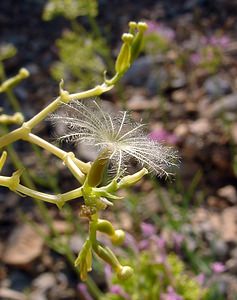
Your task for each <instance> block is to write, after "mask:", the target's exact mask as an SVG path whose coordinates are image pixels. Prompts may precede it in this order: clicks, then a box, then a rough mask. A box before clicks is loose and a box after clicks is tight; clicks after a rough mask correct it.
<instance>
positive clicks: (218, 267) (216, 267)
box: [211, 262, 226, 274]
mask: <svg viewBox="0 0 237 300" xmlns="http://www.w3.org/2000/svg"><path fill="white" fill-rule="evenodd" d="M211 269H212V271H213V272H214V273H217V274H218V273H223V272H225V270H226V267H225V265H224V264H223V263H221V262H214V263H213V264H212V266H211Z"/></svg>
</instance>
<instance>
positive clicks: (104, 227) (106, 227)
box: [97, 220, 115, 236]
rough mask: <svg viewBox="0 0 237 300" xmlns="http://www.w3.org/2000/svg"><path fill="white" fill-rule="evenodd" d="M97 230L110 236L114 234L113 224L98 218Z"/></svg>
mask: <svg viewBox="0 0 237 300" xmlns="http://www.w3.org/2000/svg"><path fill="white" fill-rule="evenodd" d="M97 230H98V231H100V232H103V233H106V234H108V235H112V236H113V235H114V234H115V230H114V228H113V225H112V224H111V223H110V222H109V221H107V220H98V223H97Z"/></svg>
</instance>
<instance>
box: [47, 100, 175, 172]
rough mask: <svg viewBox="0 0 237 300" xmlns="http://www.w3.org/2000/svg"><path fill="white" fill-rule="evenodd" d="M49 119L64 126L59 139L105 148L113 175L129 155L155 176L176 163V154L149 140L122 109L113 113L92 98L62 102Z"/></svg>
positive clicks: (142, 125)
mask: <svg viewBox="0 0 237 300" xmlns="http://www.w3.org/2000/svg"><path fill="white" fill-rule="evenodd" d="M51 120H53V122H54V123H64V124H65V125H66V133H65V135H63V136H61V137H60V138H59V139H60V140H64V141H67V142H85V143H87V144H89V145H93V146H95V147H96V148H97V149H98V151H101V150H102V149H105V148H108V149H109V150H110V153H111V155H110V157H109V159H110V160H111V161H112V162H113V163H115V165H116V169H117V174H118V173H120V172H121V171H122V169H123V168H124V165H125V164H126V162H128V161H129V160H130V159H131V158H134V159H135V160H136V161H137V162H139V163H140V164H141V165H142V166H145V167H146V168H147V169H148V170H150V171H151V172H152V173H155V174H157V175H169V172H168V171H167V169H169V168H170V167H171V166H174V165H176V162H177V159H178V157H177V153H176V152H175V151H174V150H173V149H172V148H170V147H167V146H164V145H162V144H161V143H158V142H155V141H152V140H150V139H149V138H148V136H147V134H146V133H145V131H144V127H145V125H144V124H140V123H137V122H134V121H133V120H132V119H131V117H130V115H129V113H128V112H126V111H123V112H120V113H119V114H118V115H115V114H114V113H108V112H106V111H104V109H103V108H102V107H101V106H100V105H99V104H98V103H97V102H96V101H90V100H88V99H87V100H84V101H81V100H80V101H77V100H75V101H72V102H71V103H70V104H64V105H63V106H62V109H61V112H60V113H58V114H54V115H52V116H51Z"/></svg>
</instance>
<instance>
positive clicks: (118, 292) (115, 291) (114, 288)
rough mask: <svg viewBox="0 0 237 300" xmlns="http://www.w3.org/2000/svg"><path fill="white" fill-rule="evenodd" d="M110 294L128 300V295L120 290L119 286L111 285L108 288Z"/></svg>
mask: <svg viewBox="0 0 237 300" xmlns="http://www.w3.org/2000/svg"><path fill="white" fill-rule="evenodd" d="M110 292H111V293H112V294H115V295H119V296H121V297H123V298H124V299H125V300H130V299H131V298H130V297H129V295H128V294H127V293H126V292H125V291H124V290H123V289H122V288H121V286H119V285H112V286H111V288H110Z"/></svg>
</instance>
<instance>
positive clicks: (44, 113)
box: [25, 84, 113, 129]
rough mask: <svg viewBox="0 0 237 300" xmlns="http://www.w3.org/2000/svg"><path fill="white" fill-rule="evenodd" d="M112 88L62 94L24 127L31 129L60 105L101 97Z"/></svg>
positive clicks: (97, 87)
mask: <svg viewBox="0 0 237 300" xmlns="http://www.w3.org/2000/svg"><path fill="white" fill-rule="evenodd" d="M112 88H113V86H108V85H106V84H102V85H98V86H96V87H94V88H93V89H90V90H88V91H85V92H80V93H74V94H64V95H61V96H59V97H57V98H56V99H55V100H54V101H53V102H52V103H50V104H49V105H48V106H47V107H45V108H44V109H43V110H42V111H40V112H39V113H38V114H37V115H35V116H34V117H33V118H32V119H31V120H29V121H28V122H26V123H25V125H26V126H27V127H28V128H29V129H32V128H34V127H35V126H36V125H37V124H39V123H40V122H41V121H43V120H44V119H45V118H46V117H47V116H48V115H49V114H51V113H52V112H54V111H55V110H56V109H57V108H58V107H59V106H60V105H61V104H62V103H68V102H70V101H72V100H80V99H84V98H90V97H96V96H99V95H101V94H102V93H104V92H106V91H108V90H110V89H112Z"/></svg>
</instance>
